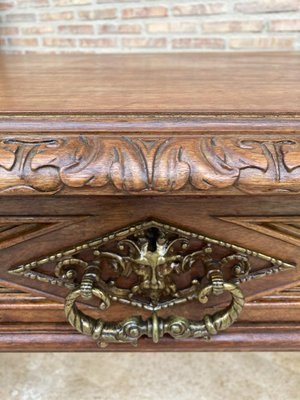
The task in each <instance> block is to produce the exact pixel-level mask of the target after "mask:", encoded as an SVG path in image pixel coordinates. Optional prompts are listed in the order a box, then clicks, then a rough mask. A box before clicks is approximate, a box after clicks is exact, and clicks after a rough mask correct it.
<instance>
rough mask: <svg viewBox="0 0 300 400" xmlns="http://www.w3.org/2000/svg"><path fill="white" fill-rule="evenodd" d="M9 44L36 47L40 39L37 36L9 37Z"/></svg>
mask: <svg viewBox="0 0 300 400" xmlns="http://www.w3.org/2000/svg"><path fill="white" fill-rule="evenodd" d="M8 44H9V45H10V46H22V47H35V46H37V45H38V40H37V39H36V38H26V39H24V38H9V39H8Z"/></svg>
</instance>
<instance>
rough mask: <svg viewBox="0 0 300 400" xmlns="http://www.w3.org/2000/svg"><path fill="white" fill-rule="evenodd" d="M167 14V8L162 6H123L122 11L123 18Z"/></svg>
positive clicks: (162, 15) (164, 15)
mask: <svg viewBox="0 0 300 400" xmlns="http://www.w3.org/2000/svg"><path fill="white" fill-rule="evenodd" d="M167 15H168V9H167V7H164V6H155V7H134V8H125V9H124V10H123V11H122V17H123V18H149V17H166V16H167Z"/></svg>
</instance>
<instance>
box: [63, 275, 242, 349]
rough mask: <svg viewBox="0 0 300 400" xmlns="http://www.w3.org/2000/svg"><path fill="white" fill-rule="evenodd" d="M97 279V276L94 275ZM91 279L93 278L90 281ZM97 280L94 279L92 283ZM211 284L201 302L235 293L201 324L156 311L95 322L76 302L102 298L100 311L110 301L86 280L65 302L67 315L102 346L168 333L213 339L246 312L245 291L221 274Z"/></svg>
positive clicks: (154, 337)
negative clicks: (86, 298) (224, 292)
mask: <svg viewBox="0 0 300 400" xmlns="http://www.w3.org/2000/svg"><path fill="white" fill-rule="evenodd" d="M91 276H93V275H91ZM88 280H89V278H88ZM92 281H93V279H91V280H90V282H89V283H90V284H92ZM211 282H212V283H211V284H209V285H207V286H205V287H204V288H203V289H201V290H199V292H198V293H197V297H198V300H199V301H200V302H202V303H204V302H206V301H207V299H208V296H209V295H211V294H217V295H218V294H220V293H222V292H223V290H225V291H228V292H230V293H231V296H232V300H231V304H230V305H229V306H228V307H227V308H226V309H225V310H222V311H220V312H217V313H215V314H213V315H212V316H209V315H206V316H204V318H203V319H202V320H200V321H194V320H190V319H187V318H184V317H179V316H170V317H167V318H161V317H158V316H157V313H156V312H153V313H152V316H151V317H150V318H148V319H146V320H143V319H142V317H141V316H132V317H129V318H127V319H125V320H123V321H120V322H105V321H104V320H102V319H100V318H99V319H94V318H92V317H90V316H88V315H86V314H84V313H83V312H82V311H80V310H79V309H78V308H77V306H76V299H77V298H78V297H80V296H83V297H90V295H91V294H92V295H93V296H95V297H97V298H99V299H100V309H101V310H105V309H107V308H108V307H109V306H110V298H109V296H108V295H106V294H105V293H104V292H103V291H102V290H101V289H99V288H95V287H91V286H89V285H87V284H86V281H85V283H84V284H83V285H81V288H80V287H78V288H76V289H74V290H72V291H71V292H70V293H69V295H68V296H67V298H66V301H65V314H66V316H67V319H68V321H69V322H70V324H71V325H72V326H73V327H74V328H76V329H77V330H78V331H79V332H81V333H83V334H85V335H89V336H92V337H93V338H94V339H95V340H96V341H97V343H98V345H100V346H101V347H105V346H106V345H107V344H108V343H131V344H133V345H136V344H137V340H138V339H139V338H140V337H141V336H148V337H150V338H152V339H153V342H154V343H157V342H158V341H159V339H160V338H161V337H163V336H164V335H165V334H169V335H171V336H172V337H173V338H175V339H181V338H191V337H192V338H209V337H210V336H211V335H215V334H216V333H218V332H219V331H222V330H224V329H227V328H228V327H229V326H230V325H231V324H232V323H233V322H234V321H236V319H237V318H238V316H239V314H240V313H241V311H242V308H243V305H244V296H243V293H242V291H241V290H240V289H239V288H238V287H237V286H236V285H235V284H233V283H227V282H222V278H221V277H220V275H219V274H215V276H212V278H211Z"/></svg>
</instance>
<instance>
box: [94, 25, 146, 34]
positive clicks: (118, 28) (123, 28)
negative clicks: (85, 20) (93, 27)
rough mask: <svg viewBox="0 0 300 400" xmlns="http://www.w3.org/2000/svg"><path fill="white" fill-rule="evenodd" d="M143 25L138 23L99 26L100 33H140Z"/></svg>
mask: <svg viewBox="0 0 300 400" xmlns="http://www.w3.org/2000/svg"><path fill="white" fill-rule="evenodd" d="M141 30H142V28H141V25H138V24H121V25H118V24H102V25H99V27H98V33H121V34H122V33H126V34H130V33H140V32H141Z"/></svg>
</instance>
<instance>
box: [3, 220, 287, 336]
mask: <svg viewBox="0 0 300 400" xmlns="http://www.w3.org/2000/svg"><path fill="white" fill-rule="evenodd" d="M293 267H294V266H293V265H292V264H290V263H287V262H284V261H282V260H278V259H274V258H272V257H269V256H267V255H265V254H261V253H257V252H255V251H252V250H249V249H245V248H242V247H239V246H235V245H233V244H230V243H227V242H223V241H220V240H217V239H213V238H209V237H206V236H204V235H201V234H199V233H195V232H188V231H185V230H182V229H180V228H177V227H174V226H170V225H166V224H162V223H159V222H157V221H149V222H143V223H140V224H137V225H133V226H129V227H125V228H124V229H121V230H119V231H116V232H112V233H109V234H108V235H106V236H103V237H101V238H97V239H95V240H93V241H89V242H87V243H84V244H82V245H78V246H75V247H74V248H72V249H68V250H65V251H61V252H59V253H57V254H53V255H50V256H48V257H45V258H43V259H41V260H37V261H32V262H31V263H28V264H25V265H21V266H19V267H15V268H13V269H11V270H10V271H9V272H10V273H12V274H17V275H21V276H24V277H28V278H31V279H37V280H41V281H43V282H49V283H51V284H57V285H64V286H66V287H69V288H70V289H72V291H71V292H70V294H69V295H68V296H67V298H66V303H65V311H66V315H67V318H68V320H69V321H70V323H71V324H72V325H73V326H74V327H76V329H77V330H79V331H80V332H82V333H85V334H88V335H92V336H93V337H94V338H95V339H96V340H97V341H98V342H99V343H109V342H120V341H121V342H130V343H132V342H133V343H135V342H136V341H137V339H138V338H139V337H140V336H142V335H147V336H149V337H152V338H153V340H154V341H155V342H157V341H158V340H159V338H160V337H162V336H163V335H164V334H165V333H168V334H169V335H171V336H173V337H175V338H184V337H209V336H210V335H212V334H215V333H217V332H218V331H220V330H223V329H226V328H227V327H228V326H229V325H231V323H233V322H234V321H235V320H236V318H237V317H238V315H239V313H240V312H241V309H242V306H243V303H244V300H243V295H242V292H241V290H240V289H239V288H238V285H239V284H240V283H242V282H246V281H247V280H250V279H256V278H260V277H263V276H266V275H268V274H273V273H277V272H279V271H282V270H285V269H289V268H293ZM224 291H228V292H229V293H230V294H231V296H232V302H231V304H230V306H229V307H228V308H226V309H225V310H223V311H222V312H220V313H217V314H215V315H213V316H206V317H204V319H203V320H201V321H192V320H189V319H187V318H183V317H178V316H173V317H168V318H167V319H164V318H160V317H159V316H158V315H157V312H159V311H160V310H162V309H165V308H169V307H173V306H175V305H178V304H182V303H187V302H190V301H200V302H202V303H204V302H206V301H207V298H208V296H210V295H217V296H218V295H220V294H222V293H223V292H224ZM80 296H81V297H82V298H85V299H90V298H91V297H93V296H96V297H98V298H99V299H100V308H101V309H102V310H105V309H107V308H109V307H110V306H111V304H112V303H113V302H120V303H123V304H128V305H131V306H133V307H137V308H142V309H144V310H148V311H150V312H151V313H152V315H151V317H150V318H149V319H147V320H145V321H144V320H143V319H142V318H141V317H130V318H129V319H127V320H125V321H121V322H118V323H114V324H112V323H106V322H105V321H103V320H102V319H98V320H95V319H93V318H91V317H88V316H86V315H85V314H83V313H82V312H81V311H80V310H78V309H77V307H76V303H75V302H76V299H77V298H78V297H80Z"/></svg>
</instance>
